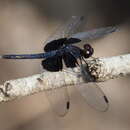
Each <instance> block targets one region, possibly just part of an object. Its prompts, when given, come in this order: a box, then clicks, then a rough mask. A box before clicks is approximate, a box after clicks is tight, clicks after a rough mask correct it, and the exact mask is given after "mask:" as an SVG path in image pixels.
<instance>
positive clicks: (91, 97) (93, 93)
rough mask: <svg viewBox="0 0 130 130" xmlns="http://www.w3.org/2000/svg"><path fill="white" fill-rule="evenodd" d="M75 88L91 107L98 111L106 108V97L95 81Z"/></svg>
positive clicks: (107, 105)
mask: <svg viewBox="0 0 130 130" xmlns="http://www.w3.org/2000/svg"><path fill="white" fill-rule="evenodd" d="M77 89H78V90H79V92H80V93H81V95H82V96H83V97H84V99H85V100H86V102H87V103H88V104H89V105H90V106H91V107H93V108H95V109H96V110H99V111H106V110H108V107H109V103H108V99H107V97H106V96H105V94H104V92H103V91H102V90H101V89H100V87H99V86H98V85H97V84H96V83H87V84H83V85H81V86H77Z"/></svg>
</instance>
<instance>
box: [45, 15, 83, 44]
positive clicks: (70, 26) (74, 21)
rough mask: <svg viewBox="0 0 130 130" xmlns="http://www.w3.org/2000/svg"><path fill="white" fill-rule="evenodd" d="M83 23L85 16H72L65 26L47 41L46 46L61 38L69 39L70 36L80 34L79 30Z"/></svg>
mask: <svg viewBox="0 0 130 130" xmlns="http://www.w3.org/2000/svg"><path fill="white" fill-rule="evenodd" d="M83 21H84V17H83V16H72V17H71V18H70V19H69V20H68V22H67V23H66V24H65V25H64V26H61V27H60V28H58V29H57V30H56V32H55V33H54V34H53V35H52V36H50V37H49V38H48V39H47V40H46V42H45V44H46V43H49V42H50V41H53V40H56V39H59V38H64V37H69V36H70V35H72V34H74V33H76V32H78V29H79V28H80V27H81V25H82V23H83Z"/></svg>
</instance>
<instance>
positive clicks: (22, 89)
mask: <svg viewBox="0 0 130 130" xmlns="http://www.w3.org/2000/svg"><path fill="white" fill-rule="evenodd" d="M87 64H88V65H86V64H84V65H83V68H84V69H85V70H86V71H87V72H88V71H89V72H90V75H91V76H92V77H94V78H95V82H103V81H106V80H109V79H114V78H118V77H121V76H126V75H128V74H130V54H127V55H121V56H115V57H110V58H96V59H91V60H87ZM81 68H82V67H81ZM81 68H79V67H77V68H75V69H74V72H73V71H72V70H71V71H70V70H69V72H68V69H67V70H66V71H61V72H44V73H42V74H37V75H33V76H30V77H25V78H21V79H16V80H10V81H6V82H5V83H4V84H3V85H0V102H5V101H9V100H12V99H17V98H21V97H24V96H28V95H31V94H34V93H38V92H41V91H44V90H49V89H55V88H59V87H64V86H70V85H76V84H82V83H84V82H85V80H84V78H83V77H84V76H86V75H83V73H82V69H81ZM86 78H87V77H86ZM41 82H42V84H43V85H41Z"/></svg>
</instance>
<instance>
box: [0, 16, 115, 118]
mask: <svg viewBox="0 0 130 130" xmlns="http://www.w3.org/2000/svg"><path fill="white" fill-rule="evenodd" d="M83 21H84V17H83V16H72V17H71V19H70V20H69V21H68V22H67V23H66V24H65V26H62V27H61V28H59V29H58V30H57V31H56V32H55V34H54V35H53V36H51V37H49V39H48V40H47V41H46V42H45V44H46V45H45V47H44V51H45V52H44V53H39V54H20V55H17V54H9V55H1V56H0V58H2V59H43V60H42V66H43V68H44V69H45V70H48V71H51V72H56V71H61V70H62V69H63V62H62V61H64V63H65V66H66V67H68V68H74V67H76V66H80V64H82V60H84V61H85V60H86V58H89V57H91V56H92V54H93V52H94V50H93V48H92V47H91V46H90V45H89V44H84V46H83V47H84V48H83V49H81V48H79V47H77V46H75V45H74V44H75V43H80V42H86V40H89V39H95V38H100V37H103V36H105V35H107V34H109V33H112V32H114V31H116V29H117V28H116V27H111V26H110V27H104V28H99V29H94V30H91V31H87V32H78V29H79V28H80V27H81V25H82V23H83ZM78 60H79V61H80V63H79V62H78ZM77 88H78V90H79V91H80V93H81V95H82V96H83V97H84V98H85V100H86V101H87V103H88V104H89V105H90V106H92V107H94V108H95V109H97V110H100V111H106V110H107V109H108V99H107V97H106V96H105V94H104V93H103V91H102V90H101V89H100V88H99V87H98V86H97V84H95V83H87V84H86V85H81V86H78V87H77ZM45 93H46V95H47V97H48V99H49V101H50V103H51V105H52V107H53V110H54V111H55V112H56V113H57V114H58V115H60V116H64V115H65V114H66V113H67V111H68V110H69V105H70V102H69V96H68V92H67V87H63V88H59V89H53V86H52V89H51V90H50V91H45ZM57 101H58V103H57ZM56 103H57V104H56Z"/></svg>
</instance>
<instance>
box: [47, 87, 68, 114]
mask: <svg viewBox="0 0 130 130" xmlns="http://www.w3.org/2000/svg"><path fill="white" fill-rule="evenodd" d="M45 94H46V96H47V98H48V101H49V102H50V105H51V106H52V109H53V111H54V112H55V113H56V114H57V115H58V116H65V115H66V114H67V112H68V110H69V105H70V102H69V101H70V100H69V95H68V92H67V87H63V88H58V89H51V90H48V91H45Z"/></svg>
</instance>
